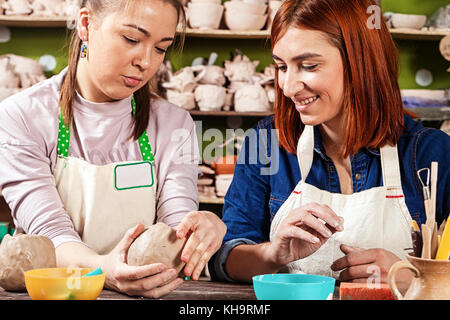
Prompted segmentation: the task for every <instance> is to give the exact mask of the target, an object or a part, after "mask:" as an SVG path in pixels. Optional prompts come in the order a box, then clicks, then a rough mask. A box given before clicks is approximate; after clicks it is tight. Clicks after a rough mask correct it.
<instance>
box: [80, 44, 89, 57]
mask: <svg viewBox="0 0 450 320" xmlns="http://www.w3.org/2000/svg"><path fill="white" fill-rule="evenodd" d="M87 52H88V47H87V42H83V44H82V45H81V53H80V56H81V58H86V57H87Z"/></svg>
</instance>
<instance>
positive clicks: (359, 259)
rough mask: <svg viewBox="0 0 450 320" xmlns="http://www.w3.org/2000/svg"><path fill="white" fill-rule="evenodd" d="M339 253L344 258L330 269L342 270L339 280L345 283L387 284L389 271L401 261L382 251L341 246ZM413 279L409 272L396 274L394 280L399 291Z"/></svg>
mask: <svg viewBox="0 0 450 320" xmlns="http://www.w3.org/2000/svg"><path fill="white" fill-rule="evenodd" d="M341 251H342V252H344V253H345V256H344V257H342V258H340V259H337V260H336V261H334V262H333V264H332V265H331V269H332V270H333V271H339V270H343V271H342V272H341V274H340V275H339V280H340V281H345V282H368V283H380V282H381V283H387V279H388V273H389V269H390V268H391V267H392V265H393V264H394V263H396V262H397V261H400V260H401V259H400V258H399V257H397V256H396V255H395V254H393V253H392V252H390V251H387V250H384V249H367V250H365V249H360V248H357V247H351V246H347V245H345V244H341ZM413 277H414V275H413V273H412V272H411V271H409V270H406V269H405V270H401V271H399V272H398V274H397V276H396V280H397V285H398V288H399V289H400V291H404V290H405V289H407V288H408V287H409V285H410V283H411V280H412V278H413Z"/></svg>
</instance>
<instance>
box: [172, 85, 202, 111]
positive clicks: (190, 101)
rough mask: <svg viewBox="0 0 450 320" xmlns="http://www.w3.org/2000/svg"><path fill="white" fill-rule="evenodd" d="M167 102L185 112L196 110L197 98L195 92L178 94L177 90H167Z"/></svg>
mask: <svg viewBox="0 0 450 320" xmlns="http://www.w3.org/2000/svg"><path fill="white" fill-rule="evenodd" d="M166 97H167V101H169V102H170V103H173V104H174V105H177V106H179V107H181V108H183V109H185V110H192V109H195V107H196V105H195V98H194V93H193V92H178V91H176V90H171V89H167V90H166Z"/></svg>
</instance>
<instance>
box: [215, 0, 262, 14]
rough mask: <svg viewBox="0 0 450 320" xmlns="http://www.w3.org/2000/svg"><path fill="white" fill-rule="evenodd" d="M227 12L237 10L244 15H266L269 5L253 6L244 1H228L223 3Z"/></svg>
mask: <svg viewBox="0 0 450 320" xmlns="http://www.w3.org/2000/svg"><path fill="white" fill-rule="evenodd" d="M223 5H224V7H225V10H235V11H240V12H244V13H251V14H257V15H264V14H265V13H266V10H267V5H265V4H264V5H261V4H252V3H247V2H243V1H226V2H224V3H223Z"/></svg>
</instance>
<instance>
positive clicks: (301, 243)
mask: <svg viewBox="0 0 450 320" xmlns="http://www.w3.org/2000/svg"><path fill="white" fill-rule="evenodd" d="M319 219H321V220H323V221H324V222H325V223H323V222H322V221H320V220H319ZM343 223H344V219H343V218H341V217H339V216H338V215H337V214H336V213H335V212H334V211H333V210H331V209H330V207H328V206H327V205H321V204H318V203H308V204H306V205H304V206H302V207H300V208H297V209H294V210H292V211H291V212H290V213H289V214H288V215H287V217H286V218H285V219H284V220H283V221H282V222H281V225H280V227H279V228H278V231H277V233H276V234H275V237H274V239H273V240H272V241H271V242H269V247H268V252H269V257H270V259H271V260H272V261H273V262H274V264H275V265H278V266H285V265H286V264H288V263H290V262H292V261H295V260H298V259H302V258H305V257H307V256H309V255H311V254H313V253H314V252H316V251H317V250H318V249H319V248H320V247H321V246H322V245H323V244H324V243H325V242H326V241H327V240H328V239H329V238H330V237H331V236H332V235H333V234H334V233H336V232H338V231H343V230H344V226H343Z"/></svg>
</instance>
